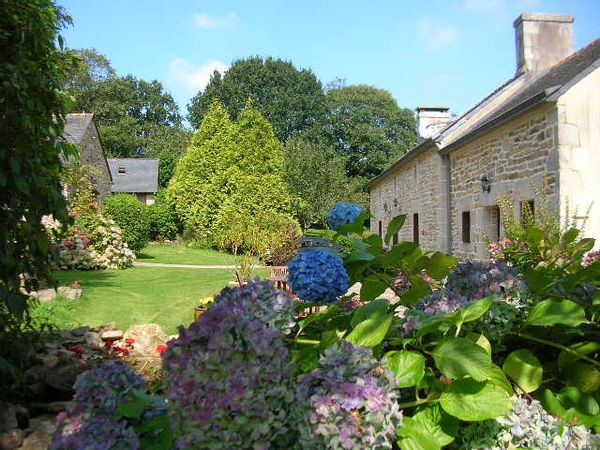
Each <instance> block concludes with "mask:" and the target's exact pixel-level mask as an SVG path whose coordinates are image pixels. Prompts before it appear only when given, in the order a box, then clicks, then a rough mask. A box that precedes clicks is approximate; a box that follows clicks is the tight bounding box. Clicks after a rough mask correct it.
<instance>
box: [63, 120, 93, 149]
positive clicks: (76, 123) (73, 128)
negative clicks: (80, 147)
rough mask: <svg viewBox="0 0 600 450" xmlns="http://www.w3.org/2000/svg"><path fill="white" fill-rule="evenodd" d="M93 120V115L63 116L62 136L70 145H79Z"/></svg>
mask: <svg viewBox="0 0 600 450" xmlns="http://www.w3.org/2000/svg"><path fill="white" fill-rule="evenodd" d="M93 118H94V114H93V113H71V114H67V115H66V116H65V131H64V133H63V136H64V137H65V138H66V140H67V141H68V142H70V143H71V144H79V143H80V142H81V139H83V135H84V134H85V130H87V129H88V127H89V126H90V124H91V123H92V119H93Z"/></svg>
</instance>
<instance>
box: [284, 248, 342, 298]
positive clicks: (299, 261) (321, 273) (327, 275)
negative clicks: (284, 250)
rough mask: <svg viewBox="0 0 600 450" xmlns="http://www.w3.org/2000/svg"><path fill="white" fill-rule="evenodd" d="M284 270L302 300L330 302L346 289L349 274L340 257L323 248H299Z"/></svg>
mask: <svg viewBox="0 0 600 450" xmlns="http://www.w3.org/2000/svg"><path fill="white" fill-rule="evenodd" d="M288 269H289V277H288V282H289V284H290V286H291V287H292V289H294V291H295V292H296V293H297V294H298V296H299V297H300V299H301V300H303V301H305V302H308V303H317V302H334V301H336V299H337V298H338V297H340V296H342V295H344V294H345V293H346V292H347V291H348V281H349V277H348V273H347V272H346V269H345V268H344V263H343V261H342V259H341V258H340V257H338V256H336V255H334V254H332V253H330V252H328V251H327V250H322V249H318V248H309V249H306V250H303V251H301V252H300V253H299V254H298V256H296V257H295V258H294V259H292V260H291V261H290V263H289V265H288Z"/></svg>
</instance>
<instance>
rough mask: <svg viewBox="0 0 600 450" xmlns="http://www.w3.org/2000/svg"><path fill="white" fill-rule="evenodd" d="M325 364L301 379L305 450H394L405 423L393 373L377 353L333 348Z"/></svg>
mask: <svg viewBox="0 0 600 450" xmlns="http://www.w3.org/2000/svg"><path fill="white" fill-rule="evenodd" d="M320 363H321V368H319V369H315V370H313V371H312V372H310V373H308V374H305V375H301V376H300V377H298V385H297V392H296V404H295V406H296V409H295V416H296V424H297V426H298V429H299V440H298V444H299V448H306V449H311V450H324V449H334V450H336V449H340V450H341V449H343V450H359V449H360V450H362V449H367V448H368V449H390V448H392V444H393V442H394V441H395V430H396V428H397V427H398V426H400V425H401V423H402V411H400V409H399V407H398V396H397V393H396V391H395V390H394V388H395V386H396V379H395V377H394V375H393V373H392V372H391V371H390V370H389V369H387V368H386V367H385V366H384V365H382V364H381V363H380V362H379V361H377V360H376V359H375V358H373V355H372V353H371V350H369V349H367V348H364V347H360V346H357V345H354V344H351V343H349V342H347V341H344V342H342V343H341V344H338V345H335V346H333V347H330V348H328V349H327V350H326V351H325V354H324V355H323V356H322V357H321V359H320Z"/></svg>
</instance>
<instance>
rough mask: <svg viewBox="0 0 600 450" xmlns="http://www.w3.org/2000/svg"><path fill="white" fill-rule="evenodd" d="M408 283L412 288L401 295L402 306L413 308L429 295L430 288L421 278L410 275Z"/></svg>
mask: <svg viewBox="0 0 600 450" xmlns="http://www.w3.org/2000/svg"><path fill="white" fill-rule="evenodd" d="M410 283H411V285H412V287H411V288H410V289H409V290H408V291H407V292H405V293H403V294H402V304H403V305H408V306H415V305H416V304H417V303H418V302H419V300H421V299H422V298H423V297H425V296H426V295H429V294H430V293H431V286H429V283H427V282H426V281H425V280H423V278H421V277H418V276H415V275H411V276H410Z"/></svg>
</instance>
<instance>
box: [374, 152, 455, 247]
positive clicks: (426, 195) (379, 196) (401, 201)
mask: <svg viewBox="0 0 600 450" xmlns="http://www.w3.org/2000/svg"><path fill="white" fill-rule="evenodd" d="M444 173H445V171H444V169H443V160H442V157H441V156H440V155H439V154H438V152H437V148H436V147H435V146H434V145H433V144H432V145H431V146H429V147H427V148H425V149H424V150H423V151H422V152H421V153H419V154H417V155H415V156H414V157H411V158H409V159H407V160H406V161H405V162H404V163H403V164H402V166H401V167H399V168H398V169H396V170H394V171H392V172H390V173H389V174H387V175H386V176H385V177H383V178H382V179H381V180H379V181H378V182H376V184H375V185H374V186H372V188H371V190H370V193H371V214H373V216H374V218H373V219H372V220H371V232H373V233H378V232H379V222H381V223H382V234H383V235H385V232H386V230H387V226H388V224H389V222H390V221H391V220H392V219H393V218H394V217H396V216H398V215H400V214H406V216H407V219H406V223H405V224H404V227H403V228H402V229H401V230H400V233H399V241H412V240H413V226H414V223H413V217H414V214H418V220H419V244H420V245H421V246H422V247H423V248H425V249H427V250H440V251H447V250H448V249H447V247H446V244H447V240H446V229H447V221H446V195H445V192H446V188H445V183H444V179H443V178H444Z"/></svg>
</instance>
